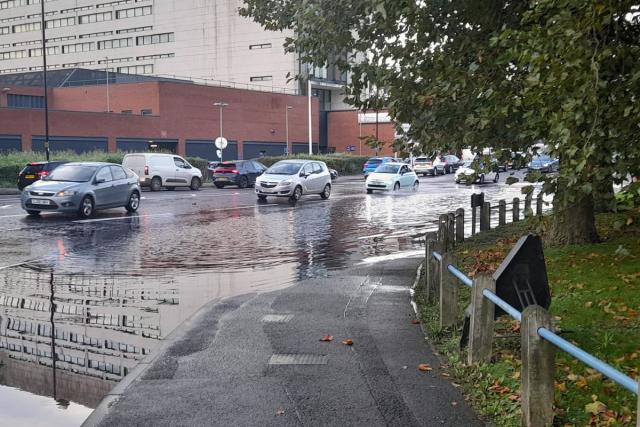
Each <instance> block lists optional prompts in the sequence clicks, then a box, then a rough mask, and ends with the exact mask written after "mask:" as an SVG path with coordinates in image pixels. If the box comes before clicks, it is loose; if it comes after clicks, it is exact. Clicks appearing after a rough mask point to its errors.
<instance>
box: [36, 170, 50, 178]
mask: <svg viewBox="0 0 640 427" xmlns="http://www.w3.org/2000/svg"><path fill="white" fill-rule="evenodd" d="M47 175H49V172H47V171H40V172H38V176H39V177H40V178H44V177H45V176H47Z"/></svg>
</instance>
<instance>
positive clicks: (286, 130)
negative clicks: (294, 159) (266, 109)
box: [284, 105, 293, 155]
mask: <svg viewBox="0 0 640 427" xmlns="http://www.w3.org/2000/svg"><path fill="white" fill-rule="evenodd" d="M292 109H293V107H292V106H291V105H287V108H286V109H285V110H284V134H285V138H286V141H287V155H290V154H292V153H291V151H292V150H291V149H289V110H292Z"/></svg>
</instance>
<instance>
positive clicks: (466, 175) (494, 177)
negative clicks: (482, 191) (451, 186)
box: [455, 160, 500, 184]
mask: <svg viewBox="0 0 640 427" xmlns="http://www.w3.org/2000/svg"><path fill="white" fill-rule="evenodd" d="M480 169H485V168H484V167H482V165H480ZM490 169H491V170H490V171H485V172H478V173H476V171H475V169H474V166H473V161H471V160H467V161H465V162H464V164H463V165H462V166H461V167H459V168H458V170H457V171H456V173H455V180H456V184H460V183H461V182H462V183H465V184H473V183H476V182H477V183H480V184H484V183H485V182H487V181H493V182H498V180H499V179H500V174H499V173H498V172H496V171H494V168H493V167H491V168H490Z"/></svg>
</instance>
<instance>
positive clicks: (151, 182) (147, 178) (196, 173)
mask: <svg viewBox="0 0 640 427" xmlns="http://www.w3.org/2000/svg"><path fill="white" fill-rule="evenodd" d="M122 166H124V167H125V168H129V169H131V170H132V171H134V172H135V173H136V174H137V175H138V176H139V177H140V186H141V187H150V188H151V191H159V190H160V189H161V188H162V187H165V188H166V189H167V190H175V188H176V187H189V188H191V189H192V190H198V189H199V188H200V186H201V185H202V172H201V171H200V169H198V168H195V167H193V166H191V165H190V164H189V162H187V161H186V160H185V159H183V158H182V157H180V156H177V155H175V154H162V153H139V154H126V155H125V156H124V159H123V160H122Z"/></svg>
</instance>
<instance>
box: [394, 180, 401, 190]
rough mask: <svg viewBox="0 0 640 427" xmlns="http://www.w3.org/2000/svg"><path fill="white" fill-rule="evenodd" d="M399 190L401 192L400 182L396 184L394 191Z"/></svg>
mask: <svg viewBox="0 0 640 427" xmlns="http://www.w3.org/2000/svg"><path fill="white" fill-rule="evenodd" d="M398 190H400V183H399V182H396V183H395V184H394V185H393V191H398Z"/></svg>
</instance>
